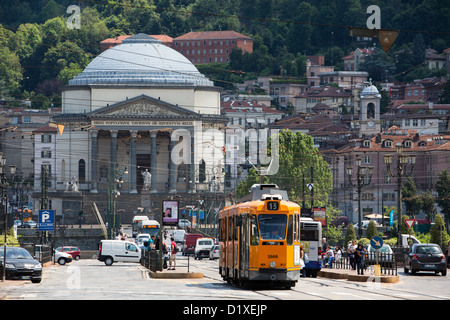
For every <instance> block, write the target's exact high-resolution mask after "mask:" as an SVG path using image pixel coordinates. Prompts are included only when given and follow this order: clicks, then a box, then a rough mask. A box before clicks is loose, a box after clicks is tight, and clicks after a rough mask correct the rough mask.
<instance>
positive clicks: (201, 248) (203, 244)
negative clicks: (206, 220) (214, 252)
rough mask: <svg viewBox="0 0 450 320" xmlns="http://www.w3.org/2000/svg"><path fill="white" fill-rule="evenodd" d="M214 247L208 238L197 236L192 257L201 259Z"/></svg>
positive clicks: (211, 240)
mask: <svg viewBox="0 0 450 320" xmlns="http://www.w3.org/2000/svg"><path fill="white" fill-rule="evenodd" d="M213 247H214V241H213V239H210V238H199V239H197V242H196V244H195V251H194V259H196V260H197V259H199V260H201V259H202V258H206V257H209V252H210V251H211V249H212V248H213Z"/></svg>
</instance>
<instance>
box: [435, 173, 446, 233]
mask: <svg viewBox="0 0 450 320" xmlns="http://www.w3.org/2000/svg"><path fill="white" fill-rule="evenodd" d="M438 177H439V179H438V181H437V182H436V185H435V189H436V192H437V194H438V196H437V201H436V202H437V204H438V206H439V207H440V208H441V212H442V214H443V215H444V216H445V218H446V221H445V224H446V225H447V228H448V225H449V223H450V175H449V173H448V170H442V171H441V172H439V173H438Z"/></svg>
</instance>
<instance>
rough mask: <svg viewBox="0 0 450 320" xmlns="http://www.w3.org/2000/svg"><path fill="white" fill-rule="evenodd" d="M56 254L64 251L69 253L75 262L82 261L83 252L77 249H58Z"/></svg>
mask: <svg viewBox="0 0 450 320" xmlns="http://www.w3.org/2000/svg"><path fill="white" fill-rule="evenodd" d="M55 251H56V252H59V251H62V252H65V253H68V254H70V255H71V256H72V258H74V259H75V260H80V257H81V251H80V249H79V248H77V247H69V246H67V247H58V248H56V249H55Z"/></svg>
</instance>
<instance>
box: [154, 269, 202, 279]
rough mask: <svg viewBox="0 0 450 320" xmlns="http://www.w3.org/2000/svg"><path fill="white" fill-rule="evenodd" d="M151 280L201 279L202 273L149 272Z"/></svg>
mask: <svg viewBox="0 0 450 320" xmlns="http://www.w3.org/2000/svg"><path fill="white" fill-rule="evenodd" d="M149 273H150V278H153V279H202V278H203V273H198V272H189V273H188V272H173V273H169V272H153V271H149Z"/></svg>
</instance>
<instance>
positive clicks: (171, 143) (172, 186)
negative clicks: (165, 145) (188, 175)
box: [169, 135, 177, 193]
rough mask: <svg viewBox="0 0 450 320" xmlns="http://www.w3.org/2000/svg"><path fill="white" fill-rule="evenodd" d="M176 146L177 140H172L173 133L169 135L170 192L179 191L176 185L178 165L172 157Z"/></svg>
mask: <svg viewBox="0 0 450 320" xmlns="http://www.w3.org/2000/svg"><path fill="white" fill-rule="evenodd" d="M174 146H175V141H172V139H171V135H170V136H169V193H176V192H177V186H176V171H177V166H176V165H175V162H173V159H172V150H173V148H174Z"/></svg>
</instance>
